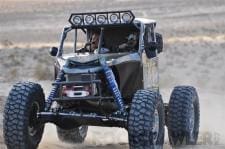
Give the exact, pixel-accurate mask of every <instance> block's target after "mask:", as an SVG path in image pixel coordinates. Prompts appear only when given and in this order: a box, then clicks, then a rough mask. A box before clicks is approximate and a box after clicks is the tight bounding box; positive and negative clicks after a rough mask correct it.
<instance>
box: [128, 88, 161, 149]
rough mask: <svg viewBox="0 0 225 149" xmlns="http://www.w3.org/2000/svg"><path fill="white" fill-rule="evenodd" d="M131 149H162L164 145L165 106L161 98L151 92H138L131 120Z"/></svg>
mask: <svg viewBox="0 0 225 149" xmlns="http://www.w3.org/2000/svg"><path fill="white" fill-rule="evenodd" d="M128 136H129V145H130V149H154V148H162V147H163V143H164V106H163V101H162V98H161V96H160V95H159V94H158V93H157V92H155V91H151V90H138V91H137V92H136V93H135V95H134V98H133V101H132V105H131V109H130V113H129V118H128Z"/></svg>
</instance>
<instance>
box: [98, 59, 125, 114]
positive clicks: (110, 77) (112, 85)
mask: <svg viewBox="0 0 225 149" xmlns="http://www.w3.org/2000/svg"><path fill="white" fill-rule="evenodd" d="M100 63H101V65H102V67H103V71H104V74H105V76H106V79H107V82H108V87H109V89H110V90H111V92H112V94H113V96H114V98H115V100H116V104H117V106H118V108H119V110H120V111H121V112H125V107H124V102H123V99H122V96H121V93H120V90H119V88H118V85H117V82H116V80H115V76H114V73H113V72H112V69H111V68H110V67H108V65H107V64H106V61H105V58H104V57H101V58H100Z"/></svg>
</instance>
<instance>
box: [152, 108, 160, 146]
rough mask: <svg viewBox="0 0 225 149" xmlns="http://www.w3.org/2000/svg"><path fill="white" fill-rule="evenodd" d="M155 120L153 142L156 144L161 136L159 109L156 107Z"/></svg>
mask: <svg viewBox="0 0 225 149" xmlns="http://www.w3.org/2000/svg"><path fill="white" fill-rule="evenodd" d="M153 120H154V122H153V128H152V132H153V144H156V142H157V139H158V136H159V112H158V110H157V109H155V112H154V119H153Z"/></svg>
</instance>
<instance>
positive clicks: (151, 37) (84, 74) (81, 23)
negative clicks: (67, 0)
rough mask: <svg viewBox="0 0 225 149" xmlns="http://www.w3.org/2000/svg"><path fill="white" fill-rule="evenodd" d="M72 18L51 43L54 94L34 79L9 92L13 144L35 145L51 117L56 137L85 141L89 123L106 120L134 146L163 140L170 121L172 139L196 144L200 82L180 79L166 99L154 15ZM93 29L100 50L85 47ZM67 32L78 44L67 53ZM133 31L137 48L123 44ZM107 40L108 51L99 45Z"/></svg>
mask: <svg viewBox="0 0 225 149" xmlns="http://www.w3.org/2000/svg"><path fill="white" fill-rule="evenodd" d="M69 22H70V25H69V26H66V27H64V29H63V32H62V36H61V41H60V46H59V48H56V47H53V48H51V49H50V54H51V56H54V57H55V66H54V68H55V81H54V83H52V85H53V88H52V90H51V92H50V94H49V96H48V97H47V98H46V99H45V95H44V93H43V89H42V87H41V86H40V85H39V84H37V83H33V82H19V83H17V84H15V85H14V86H13V88H12V89H11V91H10V93H9V96H8V98H7V101H6V104H5V109H4V123H3V125H4V126H3V127H4V130H3V133H4V139H5V144H6V146H7V147H8V148H9V149H14V148H20V149H34V148H37V147H38V144H39V143H40V141H41V138H42V134H43V130H44V126H45V123H54V124H55V125H56V126H57V134H58V137H59V139H60V140H62V141H67V142H70V143H82V142H83V141H84V140H85V137H86V135H87V131H88V126H104V127H121V128H125V129H126V130H127V131H128V137H129V147H130V148H131V149H139V148H140V149H142V148H144V149H151V148H162V147H163V143H164V127H165V126H167V128H168V136H169V142H170V144H171V145H172V146H173V147H176V146H181V145H194V144H196V142H197V138H198V132H199V113H200V112H199V99H198V95H197V92H196V89H195V88H194V87H192V86H176V87H175V88H174V89H173V91H172V93H171V97H170V100H169V103H163V100H162V96H161V94H160V89H159V74H158V54H159V53H161V52H162V51H163V39H162V35H161V34H159V33H157V32H156V31H155V28H156V22H155V21H154V20H149V19H143V18H135V16H134V14H133V13H132V12H131V11H110V12H95V13H74V14H71V16H70V18H69ZM96 31H97V32H98V33H99V41H98V48H97V49H96V51H95V52H90V49H88V47H87V46H85V47H84V48H81V43H82V42H83V43H84V42H90V40H91V36H92V33H93V32H96ZM69 32H70V33H72V34H70V35H72V36H71V37H73V45H74V47H73V48H70V49H71V50H72V49H73V51H71V52H70V53H68V54H66V53H65V49H66V46H64V42H65V39H66V38H67V37H68V36H67V34H68V33H69ZM132 33H135V35H137V43H136V45H135V47H134V49H132V50H131V49H129V48H127V49H125V50H120V49H119V48H118V46H119V45H120V44H122V43H126V41H127V36H129V35H130V34H132ZM82 35H83V38H81V36H82ZM79 46H80V48H79ZM103 46H104V47H105V48H108V49H109V50H110V51H109V52H107V53H100V52H99V51H100V49H101V48H102V47H103Z"/></svg>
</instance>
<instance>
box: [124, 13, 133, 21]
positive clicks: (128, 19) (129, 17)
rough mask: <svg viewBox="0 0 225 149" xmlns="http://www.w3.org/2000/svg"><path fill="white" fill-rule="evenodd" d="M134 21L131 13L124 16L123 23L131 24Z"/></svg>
mask: <svg viewBox="0 0 225 149" xmlns="http://www.w3.org/2000/svg"><path fill="white" fill-rule="evenodd" d="M131 21H132V16H131V15H130V14H129V13H124V14H122V22H124V23H130V22H131Z"/></svg>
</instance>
